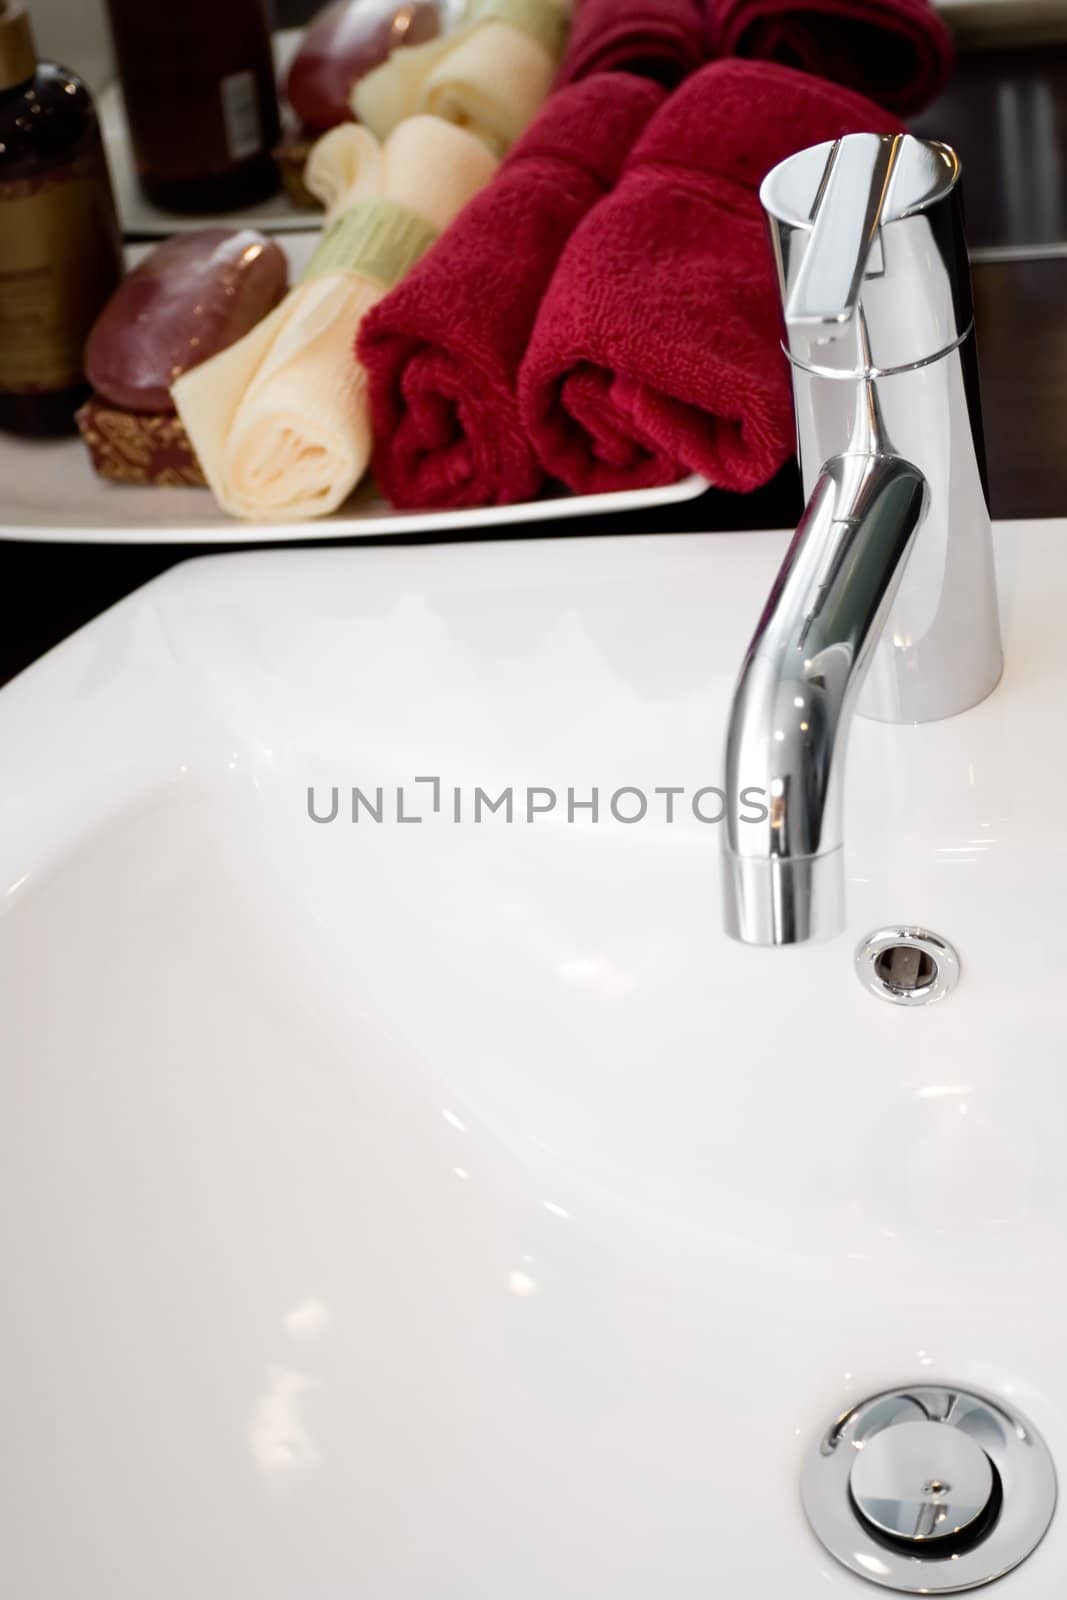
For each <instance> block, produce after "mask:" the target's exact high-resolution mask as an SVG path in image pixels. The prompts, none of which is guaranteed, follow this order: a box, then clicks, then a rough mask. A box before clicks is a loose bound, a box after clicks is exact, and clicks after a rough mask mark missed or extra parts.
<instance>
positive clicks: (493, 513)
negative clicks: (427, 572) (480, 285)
mask: <svg viewBox="0 0 1067 1600" xmlns="http://www.w3.org/2000/svg"><path fill="white" fill-rule="evenodd" d="M706 488H707V483H706V482H705V480H704V479H703V478H699V477H695V476H694V477H690V478H683V479H682V480H681V481H680V482H679V483H672V484H669V485H668V486H667V487H666V488H663V489H641V490H632V491H629V490H628V491H623V492H620V493H614V494H588V495H560V496H558V497H557V498H555V499H546V500H526V501H522V502H521V503H520V504H518V505H511V506H486V507H482V508H478V509H475V510H469V511H418V512H410V511H396V510H394V508H393V507H392V506H390V505H389V504H388V503H387V502H386V501H385V500H383V499H382V498H381V496H380V495H378V494H377V492H376V491H375V489H374V486H373V484H366V485H364V486H362V487H361V488H360V489H358V490H357V491H356V493H355V494H354V495H353V497H352V498H351V500H349V501H348V503H347V504H346V505H344V506H342V508H341V509H340V511H336V512H335V513H334V514H333V516H330V517H323V518H321V519H319V520H316V521H312V522H237V521H234V520H233V519H232V518H230V517H227V516H226V515H225V514H224V513H223V512H222V511H220V510H219V508H218V506H217V505H216V504H215V501H214V498H213V496H212V494H211V492H210V490H208V489H152V488H147V487H141V486H140V485H138V484H125V483H106V482H105V481H104V480H103V479H102V478H98V477H97V476H96V474H95V473H94V472H93V470H92V467H91V466H90V464H89V456H88V452H87V451H86V449H85V446H84V445H83V444H82V442H81V440H80V439H64V440H62V441H60V442H58V443H57V442H55V441H51V440H37V439H32V440H26V439H17V438H14V437H13V436H11V435H8V434H0V538H4V539H30V540H41V541H46V542H50V543H73V544H266V543H289V542H290V541H294V540H305V539H353V538H355V539H360V538H368V537H369V536H371V535H372V534H374V535H378V534H386V535H394V536H396V535H400V534H404V533H438V534H441V533H461V532H462V531H463V530H464V529H467V528H484V527H493V526H501V525H503V524H505V523H517V522H546V521H556V520H558V519H559V518H560V517H589V516H596V515H602V514H603V513H605V512H609V511H632V510H635V509H638V508H640V507H642V506H644V507H648V508H650V509H651V508H654V507H656V506H663V505H671V504H673V503H675V502H677V501H681V500H692V499H694V498H695V497H696V496H697V495H699V494H702V493H703V492H704V490H705V489H706Z"/></svg>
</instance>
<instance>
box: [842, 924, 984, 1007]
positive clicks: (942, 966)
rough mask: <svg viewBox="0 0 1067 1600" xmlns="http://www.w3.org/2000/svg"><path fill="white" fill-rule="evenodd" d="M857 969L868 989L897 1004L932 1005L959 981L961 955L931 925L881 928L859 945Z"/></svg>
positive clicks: (861, 980)
mask: <svg viewBox="0 0 1067 1600" xmlns="http://www.w3.org/2000/svg"><path fill="white" fill-rule="evenodd" d="M856 972H857V974H858V975H859V980H860V982H861V983H862V984H863V986H864V988H865V989H869V990H870V991H871V993H872V994H874V995H877V996H878V998H879V1000H889V1001H890V1002H891V1003H892V1004H893V1005H897V1006H928V1005H930V1004H931V1003H932V1002H933V1001H934V1000H942V999H944V997H945V995H946V994H948V993H949V991H950V990H951V989H954V988H955V986H956V984H957V983H958V982H959V976H960V958H959V956H958V955H957V954H956V952H955V950H954V949H953V948H952V946H951V945H950V944H949V942H948V940H947V939H942V938H941V936H940V934H937V933H931V932H930V930H929V929H928V928H909V927H897V928H878V929H876V930H875V932H874V933H869V934H868V935H867V937H866V938H865V939H863V940H861V942H860V944H859V945H858V946H857V949H856Z"/></svg>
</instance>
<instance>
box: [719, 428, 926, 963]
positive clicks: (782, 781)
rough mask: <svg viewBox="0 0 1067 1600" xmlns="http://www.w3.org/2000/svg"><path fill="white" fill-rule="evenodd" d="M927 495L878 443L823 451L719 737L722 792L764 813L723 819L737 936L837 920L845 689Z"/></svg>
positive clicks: (765, 938)
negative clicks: (758, 793) (860, 449)
mask: <svg viewBox="0 0 1067 1600" xmlns="http://www.w3.org/2000/svg"><path fill="white" fill-rule="evenodd" d="M926 502H927V485H926V480H925V478H924V477H923V474H922V473H921V472H920V471H919V470H918V468H917V467H914V466H912V465H911V463H910V462H907V461H904V460H901V459H900V458H899V457H897V456H893V455H886V454H878V453H871V454H861V453H847V454H844V455H839V456H834V457H833V458H832V459H831V460H829V461H827V463H826V465H825V466H824V468H823V471H822V475H821V476H820V478H819V480H818V482H817V483H816V485H815V489H814V492H813V493H812V496H811V499H810V501H809V502H808V507H807V510H806V511H805V513H804V516H803V518H802V520H801V522H800V525H799V526H798V528H797V531H796V534H795V536H794V538H793V541H792V543H791V545H790V547H789V551H788V553H787V555H786V558H785V561H784V562H783V564H782V568H781V571H780V572H779V574H778V577H777V580H776V582H775V584H774V588H773V589H772V591H771V595H770V598H769V600H768V602H767V605H766V607H765V609H764V612H763V615H762V617H761V618H760V621H759V624H758V626H757V629H756V633H755V637H754V638H753V640H752V643H751V645H750V646H749V649H748V654H747V655H746V657H745V662H744V665H743V667H742V669H741V676H740V679H739V681H738V685H737V689H736V692H735V694H734V701H733V708H732V711H731V716H730V726H729V731H728V734H727V740H726V774H725V777H726V792H727V793H728V794H730V795H731V796H739V795H740V794H741V793H742V792H743V791H744V790H745V789H749V788H754V789H759V790H762V791H763V794H764V796H765V797H766V798H765V801H764V807H763V809H764V810H765V811H766V816H765V817H764V818H763V819H762V820H759V821H750V820H748V819H747V818H745V817H741V816H740V814H739V812H738V809H737V807H736V805H734V806H733V807H732V808H731V811H730V814H729V816H728V819H727V827H726V831H725V838H724V852H723V869H724V871H723V883H724V891H725V896H726V926H727V931H728V932H729V933H730V935H731V936H732V937H733V938H735V939H740V940H742V941H743V942H744V943H746V944H758V945H777V944H795V943H798V942H799V941H801V940H804V939H810V938H828V937H830V936H832V935H833V934H835V933H838V932H840V929H841V927H842V925H843V901H844V895H843V874H842V857H841V843H842V820H841V806H842V787H843V771H844V756H845V744H846V740H847V735H848V728H849V724H850V722H851V717H852V712H853V709H854V706H855V701H856V695H857V693H858V690H859V687H860V684H861V682H862V680H863V674H864V671H865V669H866V667H867V665H868V663H869V661H870V658H871V654H872V652H873V649H874V646H875V645H876V644H877V643H878V640H879V637H880V636H881V632H882V628H883V626H884V624H885V621H886V618H887V616H888V613H889V610H890V608H891V606H892V603H893V598H894V596H895V594H896V591H897V587H898V585H899V582H900V578H901V575H902V573H903V571H904V567H905V564H906V562H907V558H908V555H909V553H910V551H911V548H912V544H913V541H914V539H915V534H916V531H917V529H918V527H919V524H920V523H921V521H922V518H923V515H924V512H925V509H926Z"/></svg>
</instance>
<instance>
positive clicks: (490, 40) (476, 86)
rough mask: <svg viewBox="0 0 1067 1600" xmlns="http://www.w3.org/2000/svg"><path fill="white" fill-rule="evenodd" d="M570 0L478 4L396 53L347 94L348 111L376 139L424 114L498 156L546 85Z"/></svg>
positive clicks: (484, 0)
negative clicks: (444, 29) (444, 30)
mask: <svg viewBox="0 0 1067 1600" xmlns="http://www.w3.org/2000/svg"><path fill="white" fill-rule="evenodd" d="M569 14H570V0H477V3H476V4H475V6H474V7H473V8H472V10H471V13H470V16H469V20H468V21H466V22H465V23H463V24H462V25H461V26H460V27H459V28H458V29H457V30H456V32H455V33H452V34H446V35H445V36H444V37H443V38H441V39H431V40H430V41H429V42H428V43H427V44H421V45H414V46H412V47H411V48H409V49H407V50H395V51H394V52H393V54H392V55H391V56H390V57H389V58H388V60H386V61H385V62H383V64H382V65H381V66H380V67H377V68H375V70H374V71H373V72H369V73H368V74H367V76H366V77H365V78H362V79H361V80H360V81H359V83H357V85H356V87H355V89H354V90H353V91H352V100H351V104H352V109H353V110H354V111H355V113H356V115H357V116H358V117H359V119H360V121H361V122H363V123H365V124H366V126H367V127H368V128H370V129H371V130H372V131H373V132H374V133H376V134H377V135H378V137H379V138H380V139H381V138H385V136H386V135H387V134H388V133H389V132H390V130H391V129H392V128H394V127H395V126H396V125H397V123H398V122H399V121H400V120H401V118H403V117H410V116H413V115H415V114H416V113H420V112H430V113H432V114H433V115H434V116H438V117H441V118H443V119H444V120H445V121H446V122H452V123H455V124H456V126H457V127H463V128H469V129H470V131H471V132H472V133H475V134H477V135H478V137H479V138H480V139H481V140H482V141H483V142H484V143H485V144H486V145H488V147H489V148H490V149H491V150H493V151H494V152H495V153H496V154H498V155H500V154H503V152H504V151H505V150H507V149H508V148H509V146H510V145H512V144H514V142H515V140H516V139H517V138H518V137H519V135H520V134H521V133H522V132H523V131H524V129H525V128H526V127H527V126H528V125H529V123H531V122H532V121H533V119H534V117H535V115H536V114H537V111H538V108H539V107H540V105H541V103H542V101H543V100H544V99H545V98H546V96H547V95H548V91H549V89H550V88H551V86H552V79H553V77H554V76H555V73H556V68H557V66H558V64H559V60H560V57H561V55H562V51H563V45H564V43H565V41H566V35H567V22H568V17H569Z"/></svg>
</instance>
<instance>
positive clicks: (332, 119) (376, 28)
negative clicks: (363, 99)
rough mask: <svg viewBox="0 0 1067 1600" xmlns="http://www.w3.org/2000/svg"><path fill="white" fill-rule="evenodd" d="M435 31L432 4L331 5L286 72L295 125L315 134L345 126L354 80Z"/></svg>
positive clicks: (348, 1)
mask: <svg viewBox="0 0 1067 1600" xmlns="http://www.w3.org/2000/svg"><path fill="white" fill-rule="evenodd" d="M440 31H441V13H440V11H439V10H438V8H437V5H436V3H435V0H336V3H335V4H334V5H329V6H327V7H326V9H325V10H324V11H320V12H319V14H318V16H317V17H315V18H314V20H313V21H312V23H311V26H310V27H309V28H308V31H307V33H306V34H305V35H304V39H303V42H302V44H301V46H300V49H299V50H298V51H297V53H296V55H295V57H294V58H293V64H292V66H291V67H290V68H289V78H288V81H287V83H286V87H285V93H286V98H287V99H288V101H289V104H290V105H291V106H292V108H293V110H294V111H295V112H296V114H297V116H298V117H299V118H300V121H301V122H302V123H304V124H305V126H307V127H309V128H313V129H315V130H316V131H317V132H320V133H324V132H325V131H326V129H327V128H335V127H336V126H337V124H338V123H339V122H351V121H352V120H353V116H352V110H351V107H350V106H349V104H348V98H349V95H350V94H351V93H352V89H353V88H354V86H355V85H356V84H357V83H358V82H359V80H360V78H363V77H365V76H366V74H367V73H368V72H371V71H373V69H374V68H375V67H380V66H381V64H382V62H383V61H384V60H385V58H386V57H387V56H390V55H392V53H393V51H394V50H396V49H399V47H400V46H401V45H407V44H425V43H426V41H427V40H428V39H435V38H436V37H437V35H438V34H439V33H440Z"/></svg>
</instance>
